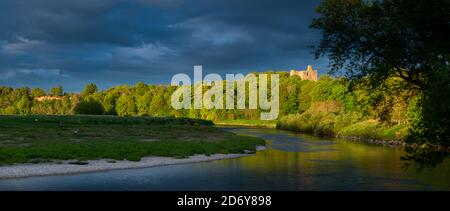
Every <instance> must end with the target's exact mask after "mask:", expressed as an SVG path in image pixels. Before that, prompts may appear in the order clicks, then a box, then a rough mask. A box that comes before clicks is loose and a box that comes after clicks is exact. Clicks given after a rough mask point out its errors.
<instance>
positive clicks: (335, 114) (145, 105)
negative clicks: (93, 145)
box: [0, 72, 418, 139]
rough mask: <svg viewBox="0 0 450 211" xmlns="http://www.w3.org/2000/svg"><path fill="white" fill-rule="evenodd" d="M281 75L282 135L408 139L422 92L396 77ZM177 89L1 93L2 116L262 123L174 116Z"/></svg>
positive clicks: (223, 113) (199, 114)
mask: <svg viewBox="0 0 450 211" xmlns="http://www.w3.org/2000/svg"><path fill="white" fill-rule="evenodd" d="M279 73H280V114H279V116H280V117H279V123H278V126H279V127H280V128H283V129H290V130H297V131H303V132H309V133H314V134H318V135H333V136H334V135H340V136H358V137H367V138H374V139H403V138H404V137H405V135H406V133H407V128H408V125H409V123H410V122H411V120H412V118H414V116H415V114H414V112H415V111H416V110H417V108H414V105H415V104H414V103H412V104H411V103H408V102H410V101H411V102H415V100H416V101H417V98H418V94H417V90H414V89H408V88H407V83H405V82H404V81H403V80H402V79H400V78H396V77H393V78H391V79H389V80H387V81H386V82H385V83H384V84H382V85H381V86H379V87H377V88H370V89H369V88H368V87H369V86H367V84H366V83H368V81H367V82H364V81H363V82H361V83H358V84H357V85H352V84H351V83H350V82H349V81H348V80H346V79H345V78H337V79H333V78H331V77H329V76H327V75H323V76H321V77H320V79H319V80H318V81H317V82H314V81H302V80H301V79H300V77H289V76H288V74H287V73H286V72H279ZM176 88H177V87H174V86H164V85H147V84H144V83H142V82H139V83H137V84H136V85H134V86H128V85H123V86H117V87H112V88H110V89H107V90H104V91H99V90H98V88H97V86H96V85H95V84H88V85H87V86H86V87H85V88H84V90H83V91H82V92H81V93H80V94H78V93H63V90H62V87H61V86H59V87H55V88H52V89H51V90H50V93H46V92H45V91H44V90H42V89H39V88H33V89H30V88H27V87H25V88H16V89H13V88H9V87H0V93H1V97H0V114H98V115H101V114H107V115H119V116H146V115H147V116H175V117H190V118H200V119H210V120H230V119H231V120H233V119H249V120H258V119H259V117H260V115H259V114H260V110H251V109H244V110H239V109H232V110H227V109H213V110H206V109H201V110H194V109H190V110H175V109H173V108H172V107H171V104H170V100H171V95H172V93H173V92H174V91H175V90H176ZM206 89H208V88H207V87H205V90H206ZM224 97H225V95H224ZM247 98H248V96H247ZM414 99H415V100H414ZM247 103H248V99H247ZM408 117H411V118H408Z"/></svg>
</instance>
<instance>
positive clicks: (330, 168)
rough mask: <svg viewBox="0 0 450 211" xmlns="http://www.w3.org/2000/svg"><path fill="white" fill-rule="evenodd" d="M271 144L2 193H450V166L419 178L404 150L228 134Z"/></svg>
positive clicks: (281, 135)
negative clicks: (247, 152) (229, 155)
mask: <svg viewBox="0 0 450 211" xmlns="http://www.w3.org/2000/svg"><path fill="white" fill-rule="evenodd" d="M224 129H225V130H230V131H233V132H235V133H238V134H247V135H253V136H258V137H261V138H264V139H266V140H267V149H266V150H264V151H258V152H257V153H256V154H255V155H252V156H247V157H241V158H235V159H227V160H218V161H212V162H202V163H192V164H182V165H171V166H161V167H153V168H145V169H127V170H114V171H107V172H98V173H83V174H75V175H62V176H45V177H29V178H20V179H5V180H0V190H450V161H449V159H447V160H446V161H445V162H444V163H443V164H441V165H439V166H438V167H436V168H433V169H424V170H422V171H420V172H417V171H416V170H415V169H405V168H404V163H403V162H402V161H401V159H400V158H401V156H402V155H404V153H405V152H404V150H403V149H401V148H393V147H388V146H377V145H370V144H364V143H354V142H352V141H345V140H330V139H323V138H317V137H313V136H308V135H303V134H296V133H292V132H286V131H281V130H276V129H265V128H245V127H224Z"/></svg>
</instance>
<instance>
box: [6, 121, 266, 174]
mask: <svg viewBox="0 0 450 211" xmlns="http://www.w3.org/2000/svg"><path fill="white" fill-rule="evenodd" d="M212 125H213V124H212V122H210V121H206V120H194V119H187V118H180V119H178V118H156V117H116V116H0V164H3V165H4V164H14V163H26V162H32V163H38V162H55V161H56V162H57V160H80V161H83V160H91V159H102V158H104V159H113V160H123V159H127V160H131V161H138V160H140V159H141V158H142V157H144V156H170V157H179V158H182V157H186V156H190V155H194V154H206V155H210V154H215V153H223V154H229V153H243V152H244V151H246V150H249V151H254V150H255V147H256V146H257V145H264V140H262V139H259V138H255V137H247V136H238V135H235V134H233V133H231V132H226V131H222V130H220V129H218V128H215V127H212Z"/></svg>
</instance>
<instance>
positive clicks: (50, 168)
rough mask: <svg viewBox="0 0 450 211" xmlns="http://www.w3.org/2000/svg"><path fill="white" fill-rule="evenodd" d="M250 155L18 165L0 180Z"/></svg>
mask: <svg viewBox="0 0 450 211" xmlns="http://www.w3.org/2000/svg"><path fill="white" fill-rule="evenodd" d="M264 149H265V147H262V146H260V147H257V150H264ZM250 153H252V152H248V154H214V155H210V156H206V155H194V156H190V157H188V158H183V159H177V158H172V157H144V158H142V159H141V160H140V161H137V162H134V161H127V160H120V161H111V160H107V159H102V160H89V161H86V162H87V164H86V165H77V164H70V162H73V161H64V162H63V163H60V164H57V163H38V164H17V165H12V166H0V179H12V178H21V177H32V176H50V175H63V174H76V173H86V172H99V171H109V170H118V169H132V168H149V167H155V166H164V165H175V164H186V163H196V162H205V161H213V160H221V159H229V158H238V157H243V156H251V155H254V154H253V153H252V154H250Z"/></svg>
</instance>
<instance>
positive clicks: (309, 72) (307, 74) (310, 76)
mask: <svg viewBox="0 0 450 211" xmlns="http://www.w3.org/2000/svg"><path fill="white" fill-rule="evenodd" d="M289 76H290V77H292V76H300V78H301V79H302V80H310V81H317V78H318V77H317V70H313V68H312V66H311V65H308V68H307V69H306V70H300V71H299V70H291V72H290V74H289Z"/></svg>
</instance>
